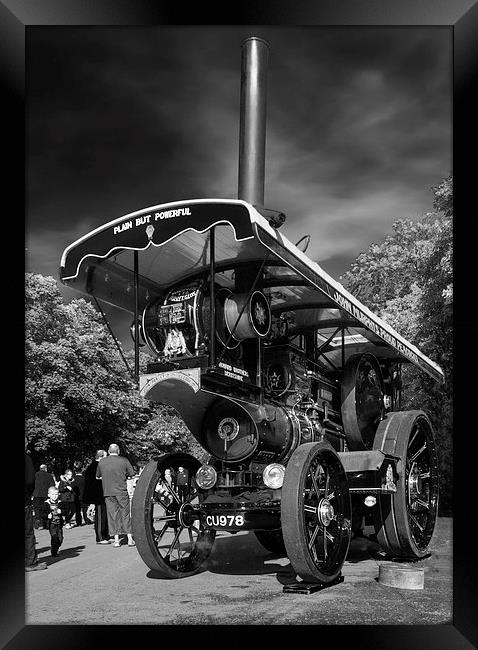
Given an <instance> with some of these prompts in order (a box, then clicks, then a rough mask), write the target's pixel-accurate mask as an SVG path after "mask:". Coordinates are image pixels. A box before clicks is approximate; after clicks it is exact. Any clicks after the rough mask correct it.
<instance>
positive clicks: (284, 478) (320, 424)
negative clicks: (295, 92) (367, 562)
mask: <svg viewBox="0 0 478 650" xmlns="http://www.w3.org/2000/svg"><path fill="white" fill-rule="evenodd" d="M266 57H267V44H265V43H264V41H262V40H261V39H256V38H251V39H247V40H246V41H245V43H244V45H243V75H242V77H243V84H242V87H241V129H240V157H239V192H238V194H239V197H240V198H239V199H237V200H233V199H194V200H186V201H179V202H175V203H166V204H161V205H155V206H152V207H149V208H145V209H143V210H139V211H138V212H135V213H132V214H127V215H125V216H123V217H120V218H118V219H115V220H114V221H111V222H109V223H107V224H106V225H104V226H102V227H100V228H97V229H96V230H94V231H93V232H91V233H89V234H88V235H86V236H84V237H82V238H81V239H79V240H78V241H76V242H74V243H73V244H72V245H71V246H69V247H68V248H67V249H66V250H65V252H64V253H63V256H62V260H61V269H60V277H61V280H62V282H64V283H65V284H66V285H67V286H70V287H72V288H75V289H78V290H79V291H82V292H85V293H87V294H89V295H92V296H93V297H94V298H95V300H97V301H98V300H101V301H103V302H106V303H108V304H111V305H115V306H116V307H119V308H121V309H123V310H125V311H126V312H127V313H129V314H130V318H131V315H132V316H133V325H132V333H133V336H134V344H135V374H136V375H137V377H138V383H139V389H140V392H141V394H142V395H143V396H145V397H147V398H148V399H150V400H153V401H156V402H159V403H163V404H169V405H171V406H172V407H174V408H175V409H176V410H177V411H178V413H179V414H180V416H181V417H182V418H183V420H184V421H185V423H186V425H187V426H188V428H189V429H190V431H191V432H192V434H193V435H194V436H195V438H196V439H197V440H198V441H199V443H200V444H201V445H202V447H203V448H204V449H205V450H207V452H208V453H209V455H210V459H209V461H208V462H207V463H206V464H202V465H201V463H200V462H199V461H198V460H196V459H195V458H193V457H192V456H189V455H186V454H170V455H162V456H159V457H158V458H156V459H154V460H151V461H150V463H149V464H148V465H147V466H146V467H145V468H144V470H143V472H142V474H141V476H140V478H139V480H138V483H137V486H136V489H135V493H134V497H133V503H132V519H133V534H134V538H135V541H136V546H137V549H138V551H139V553H140V555H141V557H142V559H143V560H144V562H145V563H146V565H147V566H148V567H150V568H151V569H153V570H155V571H157V572H159V574H161V575H162V576H164V577H166V578H179V577H185V576H190V575H193V574H194V573H197V572H198V571H200V570H202V568H203V567H205V566H206V561H207V558H208V556H209V555H210V553H211V550H212V547H213V544H214V538H215V535H216V531H218V530H219V531H230V532H232V533H236V532H238V531H248V530H252V531H254V534H255V535H256V536H257V538H258V540H259V541H260V543H261V544H262V545H263V546H264V547H265V548H266V549H268V550H270V551H274V552H280V553H285V554H287V556H288V557H289V559H290V561H291V564H292V566H293V568H294V570H295V571H296V573H297V574H298V575H299V576H300V577H301V578H302V579H303V580H304V581H306V582H320V583H323V584H330V583H332V582H334V581H336V580H337V579H338V578H339V576H340V572H341V567H342V564H343V562H344V560H345V558H346V555H347V551H348V547H349V542H350V537H351V531H352V528H353V527H355V526H357V527H359V526H360V521H361V519H362V518H363V516H364V514H366V516H367V517H368V518H369V519H371V520H373V523H374V526H375V531H376V535H377V539H378V541H379V543H380V544H381V545H382V547H383V548H384V549H385V550H387V551H388V552H389V553H390V554H391V555H393V556H401V557H407V558H421V557H424V556H425V555H426V554H427V551H428V547H429V543H430V540H431V537H432V534H433V529H434V525H435V519H436V512H437V499H438V471H437V455H436V449H435V444H434V438H433V431H432V427H431V425H430V421H429V419H428V417H427V416H426V415H425V413H423V412H422V411H400V394H401V366H402V364H403V363H413V364H415V365H416V366H418V367H419V368H420V369H422V370H423V371H424V372H426V373H428V374H429V375H431V376H432V377H433V378H434V379H436V380H437V381H440V380H442V378H443V374H442V371H441V369H440V368H439V366H437V365H436V364H435V363H434V362H433V361H431V360H430V359H428V358H427V357H426V356H425V355H423V354H422V353H421V352H420V351H419V350H418V349H417V348H416V347H414V346H413V345H411V344H410V343H409V342H408V341H406V340H405V339H404V338H403V337H401V336H400V335H399V334H398V333H397V332H395V331H394V330H393V329H392V328H391V327H390V326H389V325H388V324H387V323H385V322H383V321H382V320H380V318H378V317H377V316H376V315H375V314H373V313H372V312H370V310H368V309H367V308H366V307H365V306H364V305H362V304H361V303H360V302H359V301H358V300H357V299H356V298H354V297H353V296H352V295H350V294H349V293H348V292H347V291H346V290H345V289H344V288H343V287H342V286H341V285H340V284H339V283H337V282H335V281H334V280H333V279H332V278H331V277H330V276H329V275H328V274H327V273H325V271H324V270H323V269H322V268H321V267H320V266H319V265H318V264H316V263H315V262H313V261H312V260H310V259H309V258H308V257H307V256H306V255H305V254H304V250H301V249H300V248H299V247H298V246H295V245H294V244H292V243H291V242H290V241H289V240H288V239H287V238H286V237H285V236H284V235H283V234H282V233H281V232H279V227H280V226H281V225H282V223H283V221H284V218H285V217H284V215H283V214H282V213H280V212H278V211H273V210H269V209H266V208H264V207H263V203H264V200H263V199H264V187H263V185H264V183H263V180H264V142H265V130H264V124H263V122H264V120H263V117H264V113H265V90H264V89H265V79H264V78H263V77H264V69H265V59H266ZM251 61H252V62H253V64H251ZM98 305H99V303H98ZM140 345H147V346H148V348H149V350H150V352H151V353H152V355H153V358H154V361H152V362H151V363H150V364H149V367H148V369H147V373H146V374H144V375H141V376H140V375H139V346H140Z"/></svg>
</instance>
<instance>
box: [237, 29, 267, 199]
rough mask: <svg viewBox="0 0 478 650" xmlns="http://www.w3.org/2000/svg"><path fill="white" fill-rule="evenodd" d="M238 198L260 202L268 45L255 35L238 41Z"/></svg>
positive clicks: (263, 167)
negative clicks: (239, 80)
mask: <svg viewBox="0 0 478 650" xmlns="http://www.w3.org/2000/svg"><path fill="white" fill-rule="evenodd" d="M241 47H242V61H241V113H240V127H239V187H238V198H239V199H243V200H244V201H247V202H248V203H252V204H253V205H261V206H262V205H264V178H265V150H266V95H267V67H268V62H269V44H268V43H267V41H264V40H263V39H262V38H257V37H255V36H253V37H251V38H247V39H245V40H244V41H243V42H242V44H241Z"/></svg>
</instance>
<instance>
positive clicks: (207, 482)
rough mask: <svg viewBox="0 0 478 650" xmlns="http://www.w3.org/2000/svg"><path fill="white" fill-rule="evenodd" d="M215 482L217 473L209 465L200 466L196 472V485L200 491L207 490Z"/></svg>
mask: <svg viewBox="0 0 478 650" xmlns="http://www.w3.org/2000/svg"><path fill="white" fill-rule="evenodd" d="M216 481H217V472H216V470H215V469H214V467H212V466H211V465H202V466H201V467H200V468H199V469H198V471H197V472H196V483H197V485H198V487H199V488H201V490H209V489H210V488H212V487H213V486H214V485H215V484H216Z"/></svg>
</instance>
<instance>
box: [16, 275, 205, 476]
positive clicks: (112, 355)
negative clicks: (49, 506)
mask: <svg viewBox="0 0 478 650" xmlns="http://www.w3.org/2000/svg"><path fill="white" fill-rule="evenodd" d="M25 288H26V291H25V295H26V340H25V346H26V382H25V412H26V436H27V439H28V441H29V444H30V448H31V449H32V450H33V452H32V457H33V459H34V461H36V460H37V459H38V460H40V459H41V460H42V461H47V462H49V463H53V464H54V465H56V466H57V469H58V470H60V471H62V470H64V469H65V468H66V466H67V465H71V464H72V463H73V461H80V462H81V461H83V460H86V459H89V458H91V457H92V455H93V454H94V452H95V450H96V449H98V448H105V447H107V446H108V445H109V444H110V443H111V442H117V443H118V444H119V445H120V446H121V449H122V453H124V454H125V455H127V456H128V457H129V458H130V460H131V462H133V463H138V462H141V463H143V462H146V461H147V460H149V459H150V458H152V457H155V456H157V455H158V454H159V453H164V452H168V451H186V452H188V453H192V454H193V455H194V456H196V457H197V458H199V459H202V458H203V457H204V451H203V450H202V448H201V447H200V445H199V444H198V443H197V441H196V440H195V439H194V438H193V436H192V434H191V433H190V432H189V430H188V429H187V428H186V426H185V425H184V423H183V422H182V420H181V419H180V418H179V417H178V415H177V413H176V412H175V411H174V409H172V408H171V407H168V406H164V405H160V404H153V403H151V402H149V401H147V400H145V399H144V398H142V397H141V396H140V395H139V392H138V389H137V386H136V383H135V381H134V380H133V377H132V376H131V374H130V372H129V371H128V368H127V367H126V365H125V363H124V360H123V358H122V357H121V355H120V353H119V351H118V348H117V347H116V344H115V343H114V341H113V339H112V338H111V336H110V334H109V332H108V330H107V328H106V326H105V324H104V323H103V321H102V319H101V316H100V315H99V313H98V312H97V311H96V310H95V308H94V307H93V306H92V305H91V304H90V303H89V302H87V301H85V300H84V299H82V298H79V299H75V300H72V301H71V302H69V303H68V304H64V303H63V300H62V297H61V294H60V292H59V290H58V287H57V284H56V280H55V279H54V278H52V277H44V276H42V275H39V274H31V273H28V274H26V287H25ZM123 356H124V357H125V359H126V361H127V362H128V364H129V367H130V369H132V368H133V367H134V359H133V357H134V353H133V350H128V351H126V352H124V353H123ZM151 360H152V359H151V357H150V355H149V354H148V353H147V352H143V351H140V371H141V372H145V370H146V365H147V363H148V362H150V361H151Z"/></svg>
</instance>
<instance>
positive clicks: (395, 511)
mask: <svg viewBox="0 0 478 650" xmlns="http://www.w3.org/2000/svg"><path fill="white" fill-rule="evenodd" d="M374 449H380V450H381V451H383V452H385V453H389V454H393V455H395V456H399V457H400V459H401V462H400V463H399V477H398V480H397V491H396V492H395V493H394V494H391V495H383V496H381V497H380V498H379V500H378V501H377V505H376V506H375V508H377V510H376V515H375V532H376V535H377V539H378V541H379V543H380V544H381V546H383V548H384V549H385V550H387V551H388V552H389V553H391V554H392V555H395V556H396V557H407V558H414V559H420V558H422V557H424V556H425V555H426V554H427V553H428V547H429V544H430V540H431V538H432V535H433V530H434V528H435V522H436V517H437V508H438V456H437V451H436V446H435V439H434V435H433V429H432V425H431V423H430V420H429V419H428V417H427V416H426V415H425V413H423V412H422V411H399V412H396V413H389V414H388V415H387V416H386V417H385V419H384V420H383V421H382V422H381V423H380V425H379V427H378V429H377V433H376V436H375V440H374Z"/></svg>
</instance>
